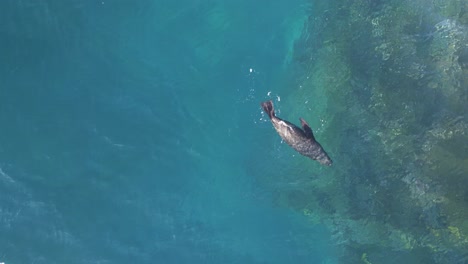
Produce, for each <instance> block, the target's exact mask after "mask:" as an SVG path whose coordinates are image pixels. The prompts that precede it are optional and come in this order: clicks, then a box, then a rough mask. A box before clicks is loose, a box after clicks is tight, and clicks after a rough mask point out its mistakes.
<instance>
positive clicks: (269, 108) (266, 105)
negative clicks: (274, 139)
mask: <svg viewBox="0 0 468 264" xmlns="http://www.w3.org/2000/svg"><path fill="white" fill-rule="evenodd" d="M261 105H262V108H263V111H265V113H267V114H268V116H269V117H270V119H271V118H273V117H274V116H275V109H274V108H273V102H272V101H271V100H270V101H266V102H263V103H262V104H261Z"/></svg>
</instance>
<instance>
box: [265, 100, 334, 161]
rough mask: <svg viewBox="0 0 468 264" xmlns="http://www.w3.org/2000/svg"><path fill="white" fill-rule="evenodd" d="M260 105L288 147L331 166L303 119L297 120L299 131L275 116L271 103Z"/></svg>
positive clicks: (328, 158)
mask: <svg viewBox="0 0 468 264" xmlns="http://www.w3.org/2000/svg"><path fill="white" fill-rule="evenodd" d="M261 105H262V108H263V110H264V111H265V113H267V114H268V116H269V117H270V120H271V123H272V124H273V126H274V127H275V129H276V132H278V134H279V135H280V136H281V138H282V139H283V140H284V141H285V142H286V143H288V145H289V146H291V147H292V148H293V149H295V150H296V151H297V152H299V153H301V154H302V155H304V156H306V157H309V158H311V159H313V160H316V161H318V162H320V163H321V164H323V165H327V166H331V165H332V160H331V159H330V157H329V156H328V154H327V153H326V152H325V150H324V149H323V148H322V146H321V145H320V144H319V143H318V142H317V140H315V137H314V133H312V129H311V128H310V126H309V125H308V124H307V122H306V121H305V120H304V119H302V118H299V120H301V125H302V129H301V128H299V127H297V126H296V125H294V124H292V123H289V122H288V121H286V120H283V119H281V118H279V117H277V116H275V109H274V108H273V102H272V101H267V102H263V103H262V104H261Z"/></svg>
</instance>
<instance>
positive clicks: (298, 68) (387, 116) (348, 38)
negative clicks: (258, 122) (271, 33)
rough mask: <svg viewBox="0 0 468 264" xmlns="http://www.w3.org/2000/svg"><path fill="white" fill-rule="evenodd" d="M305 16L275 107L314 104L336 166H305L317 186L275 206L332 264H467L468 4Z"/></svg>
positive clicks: (450, 0) (361, 7)
mask: <svg viewBox="0 0 468 264" xmlns="http://www.w3.org/2000/svg"><path fill="white" fill-rule="evenodd" d="M311 6H312V7H311V9H310V16H309V19H308V20H307V22H306V24H305V25H304V29H303V32H302V36H301V37H300V38H299V39H297V40H296V42H295V49H294V55H293V59H292V63H293V64H294V65H293V66H292V68H293V69H292V70H291V72H292V73H291V74H292V75H294V76H295V78H294V81H291V82H293V84H292V85H291V86H293V87H297V88H296V89H295V90H293V91H292V92H291V94H290V96H289V97H287V98H286V99H285V100H284V101H290V102H304V101H306V102H307V101H310V102H314V101H317V98H321V99H323V100H321V102H320V103H321V104H322V105H323V107H322V109H318V108H315V109H314V110H316V111H315V113H314V114H317V115H320V116H326V118H327V120H328V122H327V123H326V124H325V125H324V127H323V128H322V130H324V131H326V133H323V134H321V135H320V139H321V140H322V141H323V144H324V145H326V146H327V147H328V148H331V149H330V152H331V156H332V158H333V159H334V160H335V164H334V166H333V167H332V168H331V169H323V168H318V166H315V165H309V164H306V163H307V162H308V161H307V160H302V161H301V162H303V164H302V165H303V166H305V167H307V166H309V168H311V167H310V166H315V167H313V168H312V169H313V170H315V171H319V174H320V176H317V177H307V178H304V179H302V181H303V183H302V184H298V185H295V186H294V187H288V188H285V187H278V189H277V193H276V196H277V198H276V200H277V203H278V204H280V205H281V206H286V207H289V208H293V209H294V210H297V211H298V212H301V213H302V214H303V215H304V216H305V217H308V218H310V220H311V222H312V223H323V224H325V225H326V226H327V227H328V228H329V229H330V230H331V231H332V234H333V240H334V241H333V242H334V244H335V245H337V247H338V248H339V251H340V253H339V255H340V256H339V257H340V259H339V262H340V263H444V264H445V263H468V116H467V113H468V103H467V102H468V1H457V0H444V1H442V0H440V1H439V0H436V1H431V2H427V1H422V0H418V1H410V0H395V1H369V0H348V1H325V2H323V1H322V2H320V3H312V5H311ZM286 103H287V102H286ZM291 104H293V103H291ZM299 108H300V107H299ZM303 110H304V109H298V110H297V111H298V112H301V111H302V112H303ZM293 114H294V115H296V113H293ZM303 117H304V118H306V119H307V118H308V116H303Z"/></svg>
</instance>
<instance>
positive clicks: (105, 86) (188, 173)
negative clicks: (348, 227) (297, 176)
mask: <svg viewBox="0 0 468 264" xmlns="http://www.w3.org/2000/svg"><path fill="white" fill-rule="evenodd" d="M307 8H308V7H307V5H306V3H304V1H302V0H294V1H291V0H287V1H286V0H282V1H275V2H274V3H272V2H271V1H188V0H182V1H166V0H159V1H148V0H141V1H124V0H120V1H119V0H117V1H106V0H104V1H90V0H88V1H81V0H80V1H73V0H70V1H32V0H31V1H16V0H11V1H10V0H7V1H2V3H0V14H1V15H0V21H1V26H0V32H1V36H0V37H1V42H0V57H1V63H0V82H1V84H0V85H1V86H0V126H1V129H0V131H1V132H0V188H1V191H0V262H4V263H6V264H21V263H37V264H39V263H47V264H51V263H70V264H71V263H246V264H247V263H288V262H290V263H320V262H321V261H323V260H324V259H326V258H327V255H328V254H329V253H328V251H329V250H330V248H329V243H328V239H327V237H328V234H327V231H326V230H325V228H324V227H323V226H320V225H311V224H309V221H308V220H307V219H304V218H303V217H302V215H301V214H300V213H298V212H295V211H293V210H290V209H287V208H284V207H281V206H277V205H275V204H274V203H273V202H272V196H273V189H271V188H268V187H267V186H263V185H262V184H259V183H257V182H256V178H257V177H256V176H255V175H253V174H255V173H257V174H258V173H262V174H266V175H268V174H269V173H271V172H274V171H276V170H278V169H281V168H279V167H278V164H277V162H276V161H275V160H274V159H271V158H270V157H269V156H268V155H265V153H268V152H271V151H272V148H273V147H272V145H271V144H269V141H270V139H272V140H277V139H278V138H277V135H276V134H275V133H274V131H273V130H272V129H271V125H270V124H269V123H267V122H266V121H265V120H264V116H263V115H262V114H261V113H260V107H259V103H260V101H262V100H265V99H269V98H276V97H273V94H274V95H275V96H276V95H277V96H278V98H280V96H281V95H282V94H280V93H279V90H280V89H284V87H280V85H278V82H280V77H279V76H280V75H281V74H282V73H283V72H284V69H285V67H287V64H288V63H289V62H288V56H289V57H290V56H291V55H290V53H291V48H292V42H293V40H294V38H295V37H297V35H300V33H301V30H302V27H303V24H304V19H305V18H306V13H305V11H307ZM288 54H289V55H288ZM269 92H272V93H273V94H272V95H271V96H270V97H269V96H268V93H269ZM266 139H268V140H266ZM276 142H277V143H280V141H279V140H277V141H276ZM248 166H250V168H249V167H248ZM291 173H295V172H291ZM271 177H272V180H273V181H274V180H275V179H274V177H275V175H272V176H271ZM281 184H287V182H282V183H281Z"/></svg>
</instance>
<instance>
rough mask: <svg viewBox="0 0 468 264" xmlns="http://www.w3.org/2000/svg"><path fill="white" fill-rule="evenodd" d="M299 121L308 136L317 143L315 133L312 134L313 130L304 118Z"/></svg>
mask: <svg viewBox="0 0 468 264" xmlns="http://www.w3.org/2000/svg"><path fill="white" fill-rule="evenodd" d="M299 120H301V125H302V129H304V132H305V134H306V136H307V137H308V138H311V139H312V140H314V141H315V137H314V133H313V132H312V128H310V126H309V124H307V122H306V121H305V120H304V119H302V118H299Z"/></svg>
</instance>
